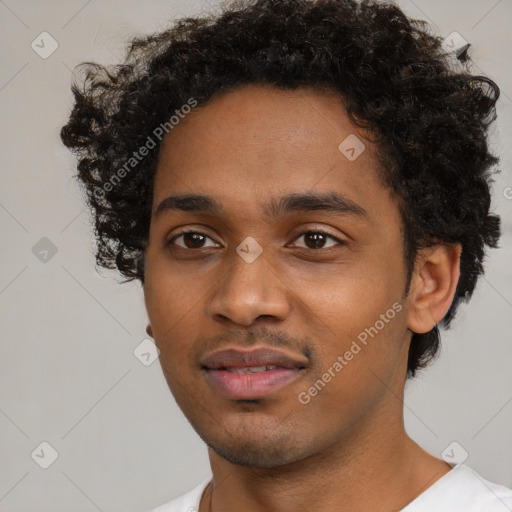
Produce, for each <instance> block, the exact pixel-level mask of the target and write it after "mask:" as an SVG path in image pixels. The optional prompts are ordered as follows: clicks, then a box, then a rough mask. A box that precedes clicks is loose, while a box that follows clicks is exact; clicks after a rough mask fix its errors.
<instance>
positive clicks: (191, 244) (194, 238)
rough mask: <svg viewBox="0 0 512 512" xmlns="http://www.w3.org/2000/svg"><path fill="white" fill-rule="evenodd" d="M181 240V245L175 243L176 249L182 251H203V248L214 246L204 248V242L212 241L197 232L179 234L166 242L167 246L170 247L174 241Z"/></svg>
mask: <svg viewBox="0 0 512 512" xmlns="http://www.w3.org/2000/svg"><path fill="white" fill-rule="evenodd" d="M179 239H182V244H178V243H176V245H177V246H178V247H181V248H182V249H203V248H204V247H214V246H215V242H214V245H209V246H205V245H204V244H205V242H206V241H207V240H208V239H209V240H212V239H211V238H210V237H209V236H207V235H205V234H204V233H200V232H197V231H186V232H184V233H180V234H179V235H176V236H175V237H173V238H171V240H169V242H167V245H169V246H171V245H174V244H175V242H176V240H179ZM212 242H213V240H212Z"/></svg>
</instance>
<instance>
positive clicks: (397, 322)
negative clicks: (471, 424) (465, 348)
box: [62, 0, 512, 512]
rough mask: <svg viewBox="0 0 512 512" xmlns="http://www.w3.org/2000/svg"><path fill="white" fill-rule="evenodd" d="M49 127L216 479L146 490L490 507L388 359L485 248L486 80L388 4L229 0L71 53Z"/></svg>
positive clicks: (432, 317) (493, 233) (498, 494)
mask: <svg viewBox="0 0 512 512" xmlns="http://www.w3.org/2000/svg"><path fill="white" fill-rule="evenodd" d="M85 69H86V78H85V81H84V84H83V88H81V87H79V86H75V87H74V93H75V99H76V103H75V106H74V109H73V112H72V114H71V117H70V120H69V122H68V124H67V125H66V126H65V127H64V128H63V130H62V139H63V141H64V143H65V144H66V145H67V146H68V147H70V148H71V149H73V150H74V151H75V152H76V153H77V155H78V158H79V165H78V170H79V174H78V177H79V179H80V180H81V182H82V184H83V185H84V187H85V190H86V192H87V197H88V200H89V204H90V205H91V207H92V209H93V211H94V213H95V228H96V234H97V238H98V250H97V262H98V263H99V264H100V265H102V266H104V267H107V268H117V269H118V270H119V271H120V272H121V274H122V275H123V276H125V277H126V278H127V279H128V280H130V279H138V280H139V281H140V282H141V283H142V285H143V290H144V297H145V303H146V308H147V313H148V317H149V325H148V328H147V332H148V334H149V335H150V336H151V337H153V338H154V340H155V343H156V345H157V346H158V348H159V350H160V362H161V366H162V369H163V371H164V374H165V376H166V379H167V382H168V384H169V387H170V390H171V391H172V393H173V395H174V397H175V399H176V401H177V403H178V405H179V406H180V408H181V409H182V411H183V413H184V414H185V416H186V417H187V419H188V420H189V421H190V423H191V424H192V426H193V427H194V429H195V430H196V431H197V433H198V434H199V435H200V436H201V438H202V439H203V440H204V441H205V443H206V444H207V445H208V452H209V457H210V463H211V469H212V475H213V477H212V479H211V480H210V479H208V481H205V482H202V483H201V484H200V485H198V486H197V487H196V488H195V489H193V490H192V491H191V492H189V493H188V494H186V495H184V496H182V497H181V498H179V499H177V500H173V501H172V502H169V503H167V504H165V505H162V506H160V507H158V508H157V509H155V510H156V511H158V512H171V511H173V512H174V511H192V510H199V512H206V511H212V512H231V511H235V510H237V511H238V510H243V511H249V512H256V511H275V512H288V511H296V510H307V511H313V510H314V511H317V512H322V511H327V510H336V511H350V512H358V511H368V510H372V511H383V512H384V511H397V510H402V511H406V512H418V511H427V510H428V511H429V512H432V511H435V510H440V511H441V510H442V511H465V512H471V511H479V512H481V511H486V512H492V511H506V510H512V491H511V490H509V489H506V488H505V487H502V486H499V485H496V484H493V483H491V482H488V481H487V480H485V479H483V478H482V477H481V476H480V475H478V474H477V473H476V472H474V471H473V470H472V469H471V468H469V467H468V466H466V465H464V464H461V465H457V466H454V467H452V466H451V465H449V464H447V463H446V462H445V461H443V460H441V459H439V458H437V457H434V456H433V455H431V454H429V453H428V452H426V451H425V450H423V449H422V448H421V447H420V446H418V445H417V444H416V443H415V442H414V441H412V439H410V438H409V436H408V435H407V433H406V431H405V429H404V424H403V393H404V385H405V381H406V379H407V377H413V376H414V375H415V374H416V371H417V370H418V369H420V368H424V367H425V366H426V365H427V364H428V362H429V361H430V360H431V359H432V358H433V357H434V356H435V355H436V353H437V350H438V346H439V331H438V327H437V326H438V324H443V325H445V326H449V323H450V321H451V319H452V318H453V316H454V314H455V312H456V309H457V307H458V305H459V304H460V302H461V300H463V299H468V298H469V297H470V296H471V293H472V292H473V289H474V287H475V283H476V280H477V278H478V276H479V275H480V274H481V273H482V272H483V267H482V260H483V257H484V254H485V247H486V246H488V247H495V246H496V244H497V241H498V238H499V219H498V218H497V217H496V216H494V215H492V214H490V213H489V211H490V195H489V175H490V171H489V169H490V168H491V166H492V165H493V164H495V163H496V162H497V158H496V157H495V156H493V155H491V154H490V153H489V151H488V147H487V142H486V129H487V127H488V125H489V123H490V122H491V121H492V118H493V114H494V106H495V102H496V100H497V97H498V94H499V90H498V88H497V86H496V85H495V84H494V83H493V82H492V81H490V80H489V79H486V78H484V77H474V76H471V75H470V74H469V73H468V71H467V70H466V69H465V68H464V66H463V65H462V64H461V63H459V62H458V61H456V60H455V57H454V56H453V55H450V54H447V53H446V52H445V51H444V49H443V46H442V44H441V41H440V39H438V38H436V37H434V36H432V35H429V34H428V32H427V31H426V30H425V28H424V27H423V26H422V24H421V23H420V22H416V21H413V20H410V19H408V18H406V17H405V15H404V14H403V13H402V12H401V11H400V10H399V9H398V8H397V7H396V6H394V5H393V4H386V3H382V2H379V3H374V2H362V3H359V2H356V1H351V0H344V1H339V0H323V1H321V0H318V1H313V0H310V1H307V0H302V1H301V0H280V1H277V0H274V1H272V0H259V1H255V2H240V3H238V4H233V5H231V6H229V7H228V8H227V9H226V12H225V13H224V14H223V15H222V16H219V17H217V18H197V19H194V18H190V19H185V20H182V21H180V22H178V23H177V24H176V26H175V27H174V28H172V29H170V30H168V31H165V32H162V33H160V34H155V35H153V36H150V37H148V38H146V39H139V40H136V41H134V43H133V44H132V46H131V49H130V52H129V55H128V58H127V60H126V62H125V63H124V64H123V65H122V66H120V67H117V68H113V69H107V68H103V67H101V66H99V65H90V64H89V65H87V66H86V68H85Z"/></svg>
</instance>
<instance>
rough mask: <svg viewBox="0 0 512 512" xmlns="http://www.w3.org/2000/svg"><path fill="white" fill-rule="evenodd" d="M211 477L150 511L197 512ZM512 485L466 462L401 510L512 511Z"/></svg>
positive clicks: (404, 511) (434, 511)
mask: <svg viewBox="0 0 512 512" xmlns="http://www.w3.org/2000/svg"><path fill="white" fill-rule="evenodd" d="M210 480H211V478H208V479H206V480H204V481H203V482H201V483H200V484H199V485H198V486H197V487H194V489H192V490H191V491H190V492H188V493H187V494H184V495H183V496H180V497H179V498H177V499H175V500H173V501H170V502H168V503H165V504H164V505H160V506H159V507H157V508H155V509H153V510H150V511H148V512H197V511H198V510H199V502H200V501H201V496H202V495H203V491H204V490H205V488H206V486H207V485H208V483H209V482H210ZM511 511H512V489H507V488H506V487H503V486H502V485H497V484H493V483H491V482H489V481H487V480H485V479H484V478H482V477H481V476H480V475H479V474H478V473H477V472H476V471H474V470H473V469H471V468H470V467H469V466H466V465H465V464H459V465H457V466H453V468H452V470H451V471H449V472H448V473H446V474H445V475H444V476H442V477H441V478H440V479H439V480H437V481H436V482H434V483H433V484H432V485H431V486H430V487H428V488H427V489H426V490H425V491H424V492H423V493H422V494H421V495H420V496H418V497H417V498H416V499H415V500H413V501H412V502H411V503H409V505H407V506H406V507H405V508H403V509H402V510H400V511H399V512H511Z"/></svg>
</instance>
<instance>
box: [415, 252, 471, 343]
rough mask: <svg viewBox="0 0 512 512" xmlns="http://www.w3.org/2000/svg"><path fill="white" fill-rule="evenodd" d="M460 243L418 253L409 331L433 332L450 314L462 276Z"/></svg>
mask: <svg viewBox="0 0 512 512" xmlns="http://www.w3.org/2000/svg"><path fill="white" fill-rule="evenodd" d="M461 249H462V247H461V245H460V244H436V245H433V246H430V247H427V248H425V249H421V250H420V251H419V252H418V256H417V258H416V267H415V269H414V273H413V275H412V278H411V286H410V291H409V310H408V317H407V328H408V329H409V330H411V331H412V332H414V333H418V334H422V333H426V332H429V331H430V330H432V329H433V328H434V326H435V325H436V324H438V323H439V322H440V321H441V320H442V319H443V318H444V316H445V315H446V313H447V312H448V309H449V308H450V305H451V303H452V301H453V297H454V295H455V291H456V289H457V283H458V281H459V276H460V254H461Z"/></svg>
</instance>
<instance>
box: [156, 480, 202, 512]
mask: <svg viewBox="0 0 512 512" xmlns="http://www.w3.org/2000/svg"><path fill="white" fill-rule="evenodd" d="M210 480H211V478H207V479H206V480H204V481H202V482H201V483H200V484H199V485H197V486H196V487H194V488H193V489H192V490H190V491H189V492H187V493H186V494H183V495H182V496H179V497H178V498H175V499H174V500H172V501H169V502H167V503H164V504H163V505H160V506H158V507H156V508H154V509H152V510H148V511H147V512H198V510H199V502H200V501H201V496H202V495H203V491H204V490H205V489H206V486H207V485H208V483H209V482H210Z"/></svg>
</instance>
